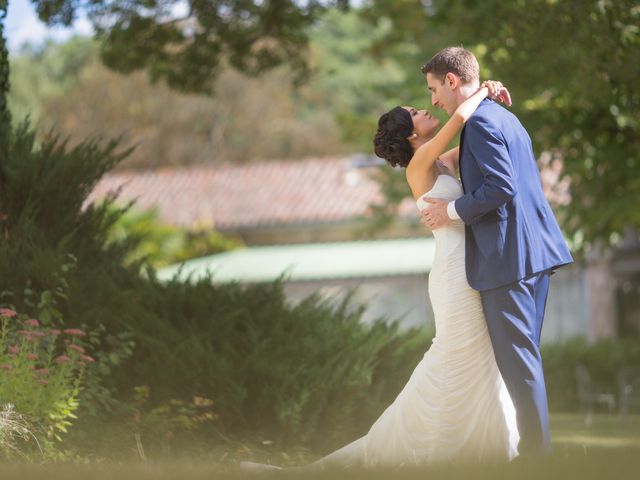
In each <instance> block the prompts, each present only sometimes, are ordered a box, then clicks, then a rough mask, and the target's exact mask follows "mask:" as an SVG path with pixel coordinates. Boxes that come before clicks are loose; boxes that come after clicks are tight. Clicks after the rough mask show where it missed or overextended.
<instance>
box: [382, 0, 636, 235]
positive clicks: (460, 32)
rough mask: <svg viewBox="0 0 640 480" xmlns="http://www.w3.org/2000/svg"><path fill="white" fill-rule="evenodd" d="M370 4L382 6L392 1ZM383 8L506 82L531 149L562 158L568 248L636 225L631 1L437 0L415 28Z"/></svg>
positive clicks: (410, 32)
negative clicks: (438, 36) (440, 35)
mask: <svg viewBox="0 0 640 480" xmlns="http://www.w3.org/2000/svg"><path fill="white" fill-rule="evenodd" d="M374 3H375V4H377V5H379V6H380V8H379V9H378V10H377V11H378V12H381V13H382V12H383V11H384V7H382V6H383V5H387V6H389V5H390V3H391V2H388V1H386V0H384V1H383V0H379V1H377V2H374ZM393 3H394V4H395V2H393ZM403 3H404V4H406V5H408V4H409V3H412V2H403ZM389 10H390V13H389V15H390V16H391V17H392V19H393V22H394V29H395V30H396V31H401V32H404V34H405V39H406V40H409V41H413V40H414V39H415V41H419V39H420V38H422V37H424V31H425V29H426V30H431V29H433V28H435V29H436V30H439V31H444V32H445V34H446V37H445V38H448V40H447V41H446V44H451V45H459V44H464V45H465V47H467V48H470V49H471V50H472V51H474V52H475V53H476V55H477V56H478V59H479V61H480V64H481V76H482V77H483V78H487V77H488V76H490V77H493V78H499V79H500V80H502V81H503V82H504V83H505V84H506V85H508V86H509V88H510V90H511V92H512V96H513V98H514V105H513V108H512V109H513V110H514V111H515V112H516V113H517V114H518V115H519V117H520V118H521V119H522V121H523V123H524V125H525V126H526V127H527V129H528V131H529V132H530V134H531V136H532V139H533V141H534V144H535V145H534V146H535V150H536V152H537V153H538V154H540V153H541V152H543V151H549V152H552V153H553V154H554V155H555V156H556V157H558V158H561V159H562V160H561V161H562V164H563V166H564V173H565V174H566V175H567V177H568V178H569V179H570V189H571V202H570V203H568V204H567V205H564V206H563V208H562V212H561V213H562V224H563V227H564V229H565V231H566V232H567V233H568V234H569V235H570V236H573V237H574V240H575V244H576V245H578V246H581V244H582V246H586V245H588V244H589V243H591V242H594V241H596V240H600V241H603V242H605V243H615V242H616V240H617V239H618V238H619V237H620V235H621V234H622V232H623V230H624V229H625V228H627V227H629V226H632V227H634V226H635V227H638V226H640V214H639V213H638V211H637V210H634V211H629V209H628V208H627V206H628V205H635V204H637V193H636V192H637V191H638V188H639V187H640V184H639V183H638V178H640V158H639V157H638V152H639V151H640V117H639V116H638V114H637V112H638V111H639V110H640V95H639V94H638V88H637V79H638V77H639V76H640V64H639V63H638V61H637V58H640V28H639V27H638V22H639V21H640V3H639V2H638V0H622V1H615V2H614V1H599V0H589V1H582V0H580V1H578V0H565V1H548V0H531V1H526V2H525V1H520V2H503V1H499V0H492V1H489V2H468V1H465V0H456V1H448V0H447V1H446V2H445V1H438V2H433V5H432V8H431V12H430V14H427V15H425V14H424V13H423V14H422V15H424V20H425V22H424V23H423V24H421V25H418V24H416V23H415V22H414V18H413V17H410V16H404V15H394V13H393V12H394V9H389ZM420 15H421V14H420V13H419V12H416V16H420ZM446 44H445V43H443V44H441V45H440V46H439V47H438V48H433V49H429V50H424V53H425V57H426V58H429V57H431V55H432V54H434V53H435V52H436V51H437V50H439V49H440V48H441V47H444V46H446Z"/></svg>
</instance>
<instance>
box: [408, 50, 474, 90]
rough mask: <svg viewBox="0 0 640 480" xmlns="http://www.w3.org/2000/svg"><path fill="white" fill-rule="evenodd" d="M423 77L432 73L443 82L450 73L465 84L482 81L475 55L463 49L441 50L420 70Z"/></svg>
mask: <svg viewBox="0 0 640 480" xmlns="http://www.w3.org/2000/svg"><path fill="white" fill-rule="evenodd" d="M420 70H421V71H422V74H423V75H426V74H427V73H430V74H431V75H433V76H435V77H436V78H438V79H440V80H442V79H443V78H444V77H445V75H446V74H447V73H449V72H451V73H455V74H456V75H457V76H459V77H460V79H461V80H462V81H463V82H464V83H469V82H472V81H473V80H479V79H480V65H478V60H477V59H476V57H475V55H474V54H473V53H471V52H470V51H469V50H466V49H464V48H462V47H447V48H445V49H442V50H440V51H439V52H438V53H436V54H435V55H434V57H433V58H432V59H431V60H429V61H428V62H427V63H425V64H424V65H423V66H422V68H421V69H420Z"/></svg>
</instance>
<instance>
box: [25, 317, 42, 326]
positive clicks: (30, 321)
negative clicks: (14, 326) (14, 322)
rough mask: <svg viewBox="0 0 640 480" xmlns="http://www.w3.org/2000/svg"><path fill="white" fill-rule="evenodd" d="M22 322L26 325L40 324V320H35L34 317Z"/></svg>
mask: <svg viewBox="0 0 640 480" xmlns="http://www.w3.org/2000/svg"><path fill="white" fill-rule="evenodd" d="M22 323H23V324H25V325H26V326H27V327H39V326H40V322H39V321H38V320H36V319H35V318H30V319H29V320H25V321H24V322H22Z"/></svg>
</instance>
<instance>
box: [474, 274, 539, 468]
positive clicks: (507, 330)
mask: <svg viewBox="0 0 640 480" xmlns="http://www.w3.org/2000/svg"><path fill="white" fill-rule="evenodd" d="M550 276H551V272H550V271H544V272H541V273H537V274H534V275H532V276H530V277H527V278H524V279H522V280H520V281H518V282H515V283H511V284H509V285H506V286H504V287H499V288H494V289H491V290H485V291H481V292H480V295H481V297H482V306H483V309H484V314H485V317H486V320H487V326H488V329H489V335H490V337H491V343H492V345H493V350H494V354H495V357H496V362H497V364H498V369H499V370H500V373H501V374H502V378H503V379H504V382H505V384H506V386H507V390H508V391H509V394H510V395H511V399H512V400H513V403H514V406H515V409H516V418H517V423H518V430H519V432H520V443H519V445H518V450H519V452H520V454H521V455H522V454H527V453H544V452H549V451H551V436H550V433H549V410H548V405H547V392H546V387H545V383H544V373H543V371H542V359H541V356H540V332H541V330H542V321H543V318H544V311H545V307H546V303H547V294H548V292H549V280H550Z"/></svg>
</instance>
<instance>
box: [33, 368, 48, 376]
mask: <svg viewBox="0 0 640 480" xmlns="http://www.w3.org/2000/svg"><path fill="white" fill-rule="evenodd" d="M33 371H34V372H35V373H37V374H38V375H43V376H46V375H49V369H48V368H36V369H34V370H33Z"/></svg>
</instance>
